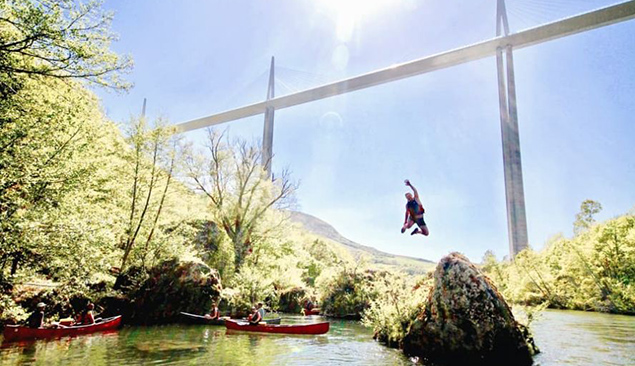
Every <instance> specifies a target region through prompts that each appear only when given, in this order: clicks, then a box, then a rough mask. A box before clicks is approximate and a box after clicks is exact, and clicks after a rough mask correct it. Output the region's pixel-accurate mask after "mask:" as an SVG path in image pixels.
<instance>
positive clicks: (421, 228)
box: [419, 225, 430, 236]
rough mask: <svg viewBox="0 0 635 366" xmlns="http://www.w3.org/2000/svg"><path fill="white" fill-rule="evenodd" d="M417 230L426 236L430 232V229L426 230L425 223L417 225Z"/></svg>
mask: <svg viewBox="0 0 635 366" xmlns="http://www.w3.org/2000/svg"><path fill="white" fill-rule="evenodd" d="M419 230H420V232H421V234H423V235H425V236H428V235H429V234H430V231H428V226H427V225H422V226H419Z"/></svg>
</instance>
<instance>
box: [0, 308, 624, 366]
mask: <svg viewBox="0 0 635 366" xmlns="http://www.w3.org/2000/svg"><path fill="white" fill-rule="evenodd" d="M323 320H324V319H323V318H318V317H312V318H301V317H284V322H285V323H298V322H317V321H323ZM533 331H534V334H535V337H536V342H537V343H538V345H539V347H540V348H541V350H542V353H541V354H540V355H538V356H537V357H536V359H535V360H536V365H541V366H555V365H576V366H587V365H589V366H590V365H620V366H626V365H635V318H633V317H626V316H613V315H607V314H593V313H582V312H571V311H547V312H546V313H545V314H544V315H543V316H542V318H541V319H539V320H538V321H537V322H536V323H535V324H534V327H533ZM0 364H2V365H14V364H19V365H71V366H73V365H78V366H89V365H90V366H92V365H126V366H135V365H149V364H158V365H203V364H212V365H265V366H267V365H307V364H320V365H344V364H346V365H412V362H411V361H410V360H409V359H408V358H406V357H405V356H404V355H403V354H402V353H401V352H400V351H399V350H395V349H390V348H387V347H384V346H382V345H380V344H378V343H376V342H374V341H373V340H372V333H371V332H370V331H369V330H368V329H365V328H363V327H362V326H361V325H359V324H358V323H355V322H350V321H332V322H331V330H330V331H329V333H327V334H325V335H319V336H294V335H280V334H258V333H247V332H240V331H226V330H225V328H223V327H218V326H204V325H201V326H184V325H170V326H159V327H124V328H123V329H121V330H119V331H118V332H112V333H101V334H92V335H86V336H81V337H76V338H62V339H57V340H49V341H35V342H23V343H12V344H4V345H3V347H2V348H1V349H0Z"/></svg>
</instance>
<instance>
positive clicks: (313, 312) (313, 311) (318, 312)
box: [302, 308, 320, 316]
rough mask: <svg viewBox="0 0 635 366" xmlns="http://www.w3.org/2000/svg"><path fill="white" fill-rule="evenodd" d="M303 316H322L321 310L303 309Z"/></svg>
mask: <svg viewBox="0 0 635 366" xmlns="http://www.w3.org/2000/svg"><path fill="white" fill-rule="evenodd" d="M302 314H304V315H305V316H306V315H320V308H313V309H311V310H309V309H302Z"/></svg>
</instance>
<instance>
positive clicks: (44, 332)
mask: <svg viewBox="0 0 635 366" xmlns="http://www.w3.org/2000/svg"><path fill="white" fill-rule="evenodd" d="M120 325H121V315H119V316H115V317H112V318H107V319H104V320H102V321H101V322H99V323H95V324H91V325H79V326H76V327H68V328H28V327H23V326H19V325H7V326H6V327H5V328H4V340H5V341H16V340H22V339H34V338H57V337H66V336H74V335H79V334H87V333H95V332H102V331H105V330H112V329H117V328H118V327H119V326H120Z"/></svg>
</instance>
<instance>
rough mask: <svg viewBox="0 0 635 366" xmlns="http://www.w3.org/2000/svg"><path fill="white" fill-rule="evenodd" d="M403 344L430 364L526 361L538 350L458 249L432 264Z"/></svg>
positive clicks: (506, 363)
mask: <svg viewBox="0 0 635 366" xmlns="http://www.w3.org/2000/svg"><path fill="white" fill-rule="evenodd" d="M403 349H404V352H405V353H406V354H408V355H411V356H416V357H419V358H420V359H421V360H424V363H425V362H430V363H433V364H435V365H436V364H440V365H488V366H491V365H518V366H523V365H531V364H532V355H533V354H534V353H536V352H537V349H536V348H535V346H534V345H533V339H532V338H531V336H530V335H529V334H528V331H527V329H526V328H525V327H523V326H522V325H520V324H518V323H517V322H516V320H515V319H514V316H513V314H512V312H511V309H510V308H509V306H508V305H507V303H506V302H505V300H504V299H503V297H502V296H501V294H500V293H499V292H498V290H497V289H496V287H495V286H494V285H493V284H492V282H491V281H490V280H489V279H488V278H487V277H486V276H484V275H483V274H482V273H481V272H480V271H479V270H478V269H477V268H476V267H475V266H474V265H473V264H472V263H470V261H469V260H468V259H467V258H465V257H464V256H463V255H461V254H459V253H452V254H450V255H448V256H446V257H444V258H443V259H442V260H441V261H440V262H439V264H438V265H437V268H436V271H435V273H434V285H433V288H432V289H431V291H430V295H429V297H428V301H427V304H426V306H425V308H424V310H423V312H422V313H421V314H420V315H419V316H418V318H417V319H416V320H415V322H414V323H413V324H412V325H411V327H410V329H409V331H408V334H407V335H406V337H405V338H404V340H403Z"/></svg>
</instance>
